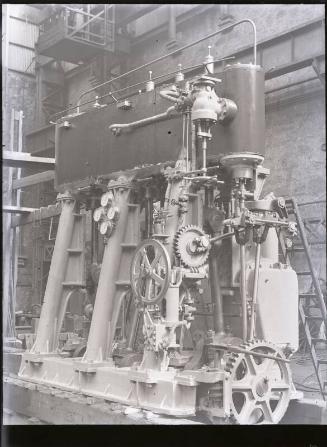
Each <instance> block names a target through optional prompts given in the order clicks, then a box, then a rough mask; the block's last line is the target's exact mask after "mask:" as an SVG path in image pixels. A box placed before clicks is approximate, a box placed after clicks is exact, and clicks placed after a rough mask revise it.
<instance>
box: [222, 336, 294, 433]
mask: <svg viewBox="0 0 327 447" xmlns="http://www.w3.org/2000/svg"><path fill="white" fill-rule="evenodd" d="M241 347H242V348H245V349H247V350H249V351H252V352H257V353H262V354H268V355H270V356H274V357H276V360H275V359H270V358H266V357H258V356H253V355H250V354H244V353H228V354H227V355H226V370H227V371H228V372H229V373H230V377H229V384H230V392H231V396H230V404H231V418H232V421H233V422H235V423H237V424H242V425H243V424H250V425H252V424H278V423H279V421H280V420H281V419H282V417H283V416H284V414H285V412H286V410H287V408H288V405H289V402H290V394H291V385H292V380H291V372H290V368H289V366H288V364H287V363H286V362H284V361H282V359H285V356H284V354H283V352H282V351H281V350H280V349H279V348H278V347H276V346H274V345H273V344H271V343H268V342H265V341H253V342H250V343H245V344H244V345H242V346H241ZM278 359H281V360H280V361H279V360H278Z"/></svg>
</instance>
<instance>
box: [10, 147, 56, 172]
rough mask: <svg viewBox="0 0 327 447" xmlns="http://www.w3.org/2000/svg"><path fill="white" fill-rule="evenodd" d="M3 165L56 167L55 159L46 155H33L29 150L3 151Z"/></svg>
mask: <svg viewBox="0 0 327 447" xmlns="http://www.w3.org/2000/svg"><path fill="white" fill-rule="evenodd" d="M2 161H3V166H7V167H11V168H41V169H54V167H55V159H54V158H46V157H33V156H32V155H31V154H30V153H28V152H14V151H3V152H2Z"/></svg>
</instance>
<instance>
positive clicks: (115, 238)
mask: <svg viewBox="0 0 327 447" xmlns="http://www.w3.org/2000/svg"><path fill="white" fill-rule="evenodd" d="M129 194H130V189H126V188H119V190H118V191H117V192H116V194H115V202H116V203H117V206H118V208H119V220H118V222H117V226H116V228H115V230H114V232H113V234H112V235H111V236H110V238H109V240H108V242H107V244H106V247H105V250H104V255H103V261H102V266H101V272H100V277H99V282H98V288H97V293H96V297H95V303H94V311H93V316H92V322H91V327H90V333H89V338H88V342H87V349H86V353H85V355H84V358H83V360H84V361H86V362H88V361H99V362H101V361H103V360H105V357H106V353H107V351H108V348H109V346H108V342H109V339H110V336H109V335H110V333H111V319H112V313H113V307H114V299H115V295H116V284H115V281H116V280H117V276H118V271H119V266H120V260H121V252H122V246H121V244H122V242H123V238H124V235H125V231H126V225H127V217H128V198H129Z"/></svg>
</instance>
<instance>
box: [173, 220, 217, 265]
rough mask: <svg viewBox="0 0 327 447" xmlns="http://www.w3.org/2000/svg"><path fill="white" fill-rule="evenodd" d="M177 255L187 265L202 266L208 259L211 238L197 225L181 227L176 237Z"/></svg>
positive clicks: (175, 247)
mask: <svg viewBox="0 0 327 447" xmlns="http://www.w3.org/2000/svg"><path fill="white" fill-rule="evenodd" d="M174 249H175V255H176V256H177V258H179V259H180V261H181V263H182V264H183V265H184V266H185V267H191V268H192V267H195V268H197V267H201V266H202V265H203V264H205V262H206V261H207V259H208V256H209V251H210V240H209V237H208V236H207V235H206V234H205V233H204V231H203V230H202V229H201V228H199V227H197V226H196V225H187V226H185V227H181V228H180V229H179V230H178V231H177V233H176V236H175V239H174Z"/></svg>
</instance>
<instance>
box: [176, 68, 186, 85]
mask: <svg viewBox="0 0 327 447" xmlns="http://www.w3.org/2000/svg"><path fill="white" fill-rule="evenodd" d="M177 67H178V69H179V72H178V73H176V76H175V82H176V84H177V83H179V82H182V81H184V73H183V72H182V64H178V65H177Z"/></svg>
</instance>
